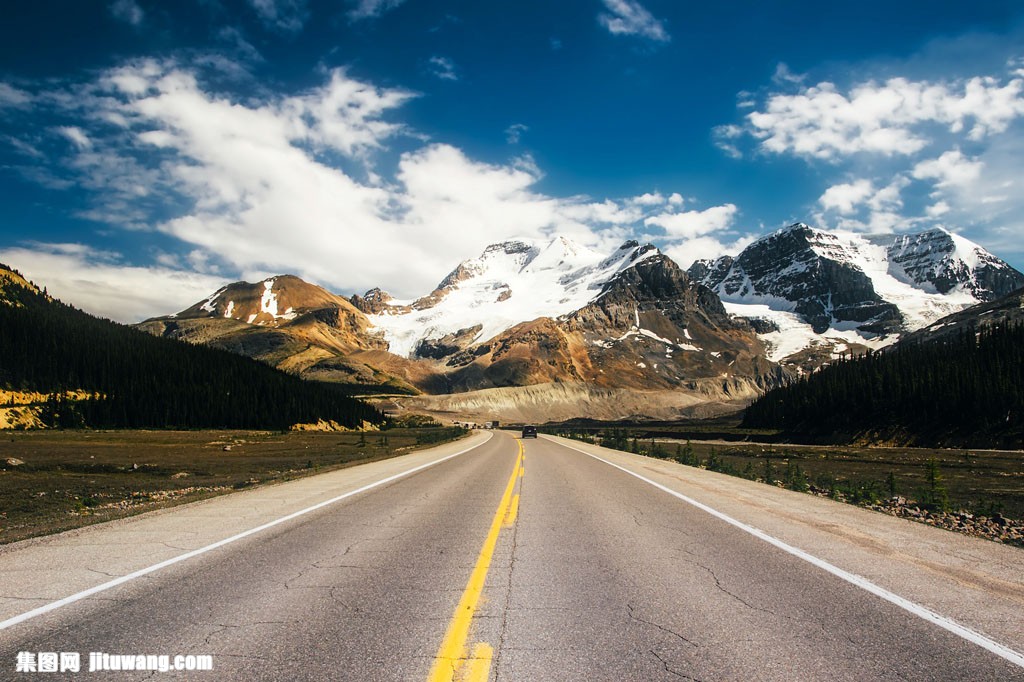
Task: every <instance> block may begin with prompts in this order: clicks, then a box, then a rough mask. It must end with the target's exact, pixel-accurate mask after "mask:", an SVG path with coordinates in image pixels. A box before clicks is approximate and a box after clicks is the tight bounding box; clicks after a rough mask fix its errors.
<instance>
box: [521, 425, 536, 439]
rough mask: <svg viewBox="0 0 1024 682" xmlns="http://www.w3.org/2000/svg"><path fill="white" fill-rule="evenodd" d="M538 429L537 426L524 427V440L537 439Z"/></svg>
mask: <svg viewBox="0 0 1024 682" xmlns="http://www.w3.org/2000/svg"><path fill="white" fill-rule="evenodd" d="M536 437H537V427H536V426H524V427H523V438H536Z"/></svg>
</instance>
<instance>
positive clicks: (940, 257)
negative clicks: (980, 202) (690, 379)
mask: <svg viewBox="0 0 1024 682" xmlns="http://www.w3.org/2000/svg"><path fill="white" fill-rule="evenodd" d="M688 272H689V274H690V276H691V277H693V278H694V279H696V280H697V281H699V282H701V283H702V284H704V285H706V286H708V287H709V288H711V289H712V290H714V291H715V292H716V293H717V294H718V295H719V296H720V297H721V299H722V300H723V302H724V304H725V306H726V309H727V310H728V311H729V312H730V313H733V314H735V315H738V316H742V317H745V318H747V319H749V320H750V321H751V323H752V324H754V326H755V327H756V328H757V330H758V332H759V334H760V336H761V338H762V340H764V341H765V342H766V343H767V344H768V345H769V348H770V353H769V357H771V358H772V359H773V360H776V361H780V362H783V363H784V364H787V365H790V366H793V367H795V368H797V369H798V370H799V369H811V368H814V367H816V366H819V365H820V364H821V363H822V362H827V361H828V360H829V359H831V358H833V357H837V356H838V355H840V354H842V353H845V352H851V351H852V352H856V351H857V350H860V349H863V348H867V347H871V348H878V347H883V346H885V345H888V344H890V343H892V342H894V341H895V340H896V339H897V338H899V336H900V335H901V334H905V333H907V332H910V331H913V330H915V329H920V328H921V327H924V326H926V325H928V324H930V323H932V322H934V321H935V320H937V319H938V318H940V317H942V316H944V315H948V314H950V313H953V312H956V311H958V310H961V309H963V308H966V307H968V306H970V305H973V304H976V303H979V302H984V301H991V300H994V299H996V298H998V297H1000V296H1003V295H1005V294H1007V293H1009V292H1011V291H1013V290H1015V289H1017V288H1020V287H1021V286H1024V275H1022V274H1021V273H1020V272H1018V271H1017V270H1015V269H1014V268H1012V267H1010V266H1009V265H1008V264H1007V263H1005V262H1003V261H1002V260H1000V259H998V258H996V257H995V256H993V255H992V254H990V253H989V252H987V251H985V250H984V249H983V248H981V247H980V246H978V245H977V244H974V243H973V242H971V241H969V240H967V239H964V238H963V237H960V236H959V235H956V234H953V233H951V232H948V231H946V230H944V229H941V228H936V229H932V230H928V231H925V232H921V233H918V234H911V235H886V236H867V235H860V234H853V233H840V232H827V231H824V230H819V229H815V228H812V227H809V226H808V225H804V224H801V223H797V224H794V225H791V226H789V227H787V228H784V229H782V230H779V231H777V232H774V233H772V234H770V235H767V236H765V237H763V238H761V239H759V240H757V241H756V242H754V243H753V244H751V245H750V246H748V247H747V248H746V249H744V250H743V252H742V253H741V254H740V255H739V256H736V257H730V256H725V257H722V258H719V259H717V260H714V261H706V260H702V261H697V262H695V263H693V265H691V266H690V268H689V270H688Z"/></svg>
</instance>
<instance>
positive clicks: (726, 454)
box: [546, 426, 1024, 519]
mask: <svg viewBox="0 0 1024 682" xmlns="http://www.w3.org/2000/svg"><path fill="white" fill-rule="evenodd" d="M546 430H550V431H552V432H553V433H558V434H559V435H567V436H570V437H574V438H583V439H587V440H591V441H594V442H602V440H603V441H604V444H606V445H608V446H610V447H617V448H618V449H622V450H628V451H639V452H640V453H641V454H647V455H654V456H659V457H664V458H669V459H674V458H677V457H678V458H680V459H681V461H682V460H686V461H685V463H688V464H693V465H696V466H703V467H705V468H708V469H712V470H716V471H722V472H724V473H729V474H733V475H736V476H743V477H744V478H749V479H752V480H762V481H764V480H770V481H772V482H777V483H782V484H785V485H787V486H790V487H798V488H802V489H806V487H810V486H813V487H814V489H817V490H819V491H825V492H831V491H837V492H839V493H841V494H842V496H843V498H844V499H847V500H848V501H852V502H856V503H871V502H873V501H877V500H881V499H885V498H888V497H892V496H893V495H900V496H903V497H907V498H911V499H914V500H918V501H922V502H927V501H928V500H927V498H928V497H929V495H931V494H933V493H936V492H940V493H943V494H944V495H945V497H946V501H947V505H948V508H950V509H954V510H960V509H963V510H968V511H972V512H976V513H981V514H986V515H989V514H991V513H993V512H996V511H998V512H1001V513H1002V514H1003V515H1005V516H1007V517H1010V518H1015V519H1024V452H1021V451H1006V450H976V449H929V448H905V447H862V446H831V445H788V444H780V443H751V442H732V441H726V440H718V439H709V440H693V441H689V440H687V439H685V438H678V437H676V436H677V433H674V431H675V429H674V428H673V427H669V426H660V427H659V426H647V427H638V426H631V427H629V428H618V429H616V428H607V427H605V428H590V429H583V428H578V427H576V428H571V429H564V428H562V429H557V428H556V429H546ZM687 435H689V434H687ZM731 435H733V436H736V435H745V434H731ZM688 444H689V448H690V450H687V446H688ZM687 453H690V454H689V456H687ZM930 475H932V476H934V475H937V476H938V481H934V480H930V479H929V476H930ZM802 484H804V485H802Z"/></svg>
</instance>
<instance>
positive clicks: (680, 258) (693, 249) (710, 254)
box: [663, 234, 757, 270]
mask: <svg viewBox="0 0 1024 682" xmlns="http://www.w3.org/2000/svg"><path fill="white" fill-rule="evenodd" d="M756 239H757V235H753V234H750V235H744V236H742V237H739V238H737V239H735V240H732V241H726V242H723V241H721V240H719V239H716V238H715V237H711V236H703V237H694V238H692V239H685V240H683V241H680V242H677V243H675V244H672V245H670V246H668V247H666V248H665V249H663V252H664V253H665V254H666V255H667V256H668V257H669V258H671V259H672V260H674V261H675V262H676V263H678V264H679V266H680V267H681V268H683V269H684V270H685V269H687V268H689V267H690V265H692V264H693V262H694V261H695V260H700V259H715V258H718V257H719V256H726V255H731V256H735V255H737V254H739V253H740V252H741V251H743V249H745V248H747V247H748V246H750V245H751V244H753V243H754V240H756Z"/></svg>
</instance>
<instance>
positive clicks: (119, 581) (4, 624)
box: [0, 433, 494, 630]
mask: <svg viewBox="0 0 1024 682" xmlns="http://www.w3.org/2000/svg"><path fill="white" fill-rule="evenodd" d="M493 437H494V434H491V433H488V434H487V440H485V441H484V442H483V443H477V444H476V445H473V446H472V447H468V448H466V449H465V450H459V451H458V452H456V453H455V454H452V455H446V456H445V457H442V458H441V459H435V460H434V461H432V462H427V463H426V464H420V465H419V466H415V467H413V468H412V469H408V470H406V471H402V472H400V473H397V474H394V475H393V476H388V477H387V478H382V479H381V480H379V481H375V482H373V483H370V484H367V485H364V486H363V487H361V488H357V489H356V490H351V491H349V492H347V493H344V494H342V495H338V496H337V497H332V498H331V499H329V500H324V501H323V502H318V503H317V504H314V505H313V506H312V507H306V508H305V509H300V510H299V511H297V512H292V513H291V514H288V515H287V516H282V517H281V518H279V519H274V520H273V521H269V522H267V523H264V524H263V525H261V526H256V527H255V528H250V529H249V530H246V531H242V532H241V533H238V534H237V535H232V536H231V537H229V538H224V539H223V540H218V541H217V542H214V543H212V544H209V545H206V546H205V547H200V548H199V549H193V550H192V551H190V552H185V553H184V554H179V555H178V556H175V557H171V558H170V559H166V560H164V561H161V562H160V563H158V564H153V565H152V566H147V567H146V568H140V569H139V570H137V571H133V572H132V573H128V574H127V575H123V576H121V577H119V578H114V579H113V580H108V581H107V582H105V583H102V584H100V585H96V586H94V587H90V588H89V589H87V590H82V591H81V592H76V593H75V594H73V595H71V596H70V597H64V598H63V599H58V600H57V601H55V602H50V603H49V604H45V605H43V606H40V607H38V608H34V609H32V610H31V611H26V612H25V613H22V614H19V615H17V616H12V617H11V618H8V619H7V620H5V621H0V630H6V629H7V628H9V627H11V626H13V625H17V624H18V623H23V622H25V621H26V620H29V619H31V618H35V617H36V616H41V615H43V614H44V613H49V612H50V611H55V610H57V609H59V608H61V607H62V606H67V605H68V604H73V603H75V602H76V601H80V600H82V599H85V598H86V597H90V596H92V595H94V594H97V593H99V592H105V591H106V590H109V589H111V588H113V587H117V586H118V585H123V584H124V583H126V582H129V581H131V580H135V579H136V578H141V577H142V576H144V575H149V574H150V573H154V572H156V571H159V570H160V569H162V568H167V567H168V566H172V565H174V564H176V563H179V562H181V561H186V560H188V559H191V558H193V557H197V556H199V555H200V554H205V553H206V552H209V551H211V550H214V549H217V548H218V547H223V546H224V545H227V544H230V543H232V542H235V541H236V540H241V539H242V538H246V537H249V536H250V535H255V534H256V533H259V532H260V531H264V530H266V529H268V528H273V527H274V526H276V525H278V524H281V523H284V522H285V521H291V520H292V519H294V518H298V517H299V516H302V515H304V514H308V513H310V512H312V511H316V510H317V509H320V508H322V507H326V506H327V505H329V504H334V503H335V502H340V501H341V500H344V499H346V498H348V497H352V496H353V495H358V494H359V493H364V492H366V491H367V490H372V489H373V488H376V487H378V486H382V485H384V484H386V483H391V482H392V481H397V480H398V479H400V478H404V477H406V476H409V475H410V474H414V473H416V472H417V471H422V470H424V469H426V468H428V467H432V466H434V465H436V464H440V463H441V462H446V461H448V460H449V459H452V458H453V457H458V456H459V455H463V454H465V453H467V452H469V451H470V450H475V449H476V448H478V447H480V446H482V445H485V444H486V443H488V442H490V440H491V438H493Z"/></svg>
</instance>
